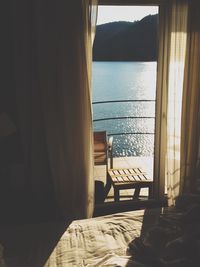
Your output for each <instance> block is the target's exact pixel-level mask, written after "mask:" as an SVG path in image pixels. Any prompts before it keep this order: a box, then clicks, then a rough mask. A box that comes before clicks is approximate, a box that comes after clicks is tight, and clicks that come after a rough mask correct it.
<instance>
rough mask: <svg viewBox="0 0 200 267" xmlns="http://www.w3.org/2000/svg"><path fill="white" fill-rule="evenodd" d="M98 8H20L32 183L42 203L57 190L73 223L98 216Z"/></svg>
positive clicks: (23, 114)
mask: <svg viewBox="0 0 200 267" xmlns="http://www.w3.org/2000/svg"><path fill="white" fill-rule="evenodd" d="M95 2H96V1H92V0H91V1H89V0H88V1H83V0H79V1H70V2H69V1H53V0H48V1H46V0H34V1H25V0H20V1H16V2H15V8H14V21H15V25H14V28H15V29H14V30H15V74H16V92H17V103H18V108H19V119H20V122H21V136H22V143H23V147H24V159H25V169H26V175H27V179H28V180H29V181H30V183H29V186H30V187H31V191H32V192H33V194H34V195H35V196H37V197H38V199H39V201H42V199H45V197H46V192H47V191H48V190H49V189H48V186H46V185H48V184H52V190H53V194H54V195H55V199H56V203H57V205H58V207H59V209H60V212H61V213H62V215H63V216H64V217H65V218H68V219H69V220H72V219H75V218H85V217H89V216H91V214H92V210H93V195H94V181H93V153H92V151H93V148H92V142H93V141H92V137H93V135H92V109H91V63H92V62H91V61H92V31H93V30H94V29H95V27H94V26H95V25H94V24H95V23H94V24H93V25H92V23H93V22H95V19H94V18H95V16H96V9H95V8H94V7H95V4H96V3H95ZM94 11H95V12H94ZM44 181H45V182H44ZM42 185H43V186H42Z"/></svg>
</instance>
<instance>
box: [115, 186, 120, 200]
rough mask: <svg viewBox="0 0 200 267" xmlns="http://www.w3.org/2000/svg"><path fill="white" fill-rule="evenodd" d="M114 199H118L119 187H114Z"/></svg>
mask: <svg viewBox="0 0 200 267" xmlns="http://www.w3.org/2000/svg"><path fill="white" fill-rule="evenodd" d="M114 200H115V201H119V189H117V188H114Z"/></svg>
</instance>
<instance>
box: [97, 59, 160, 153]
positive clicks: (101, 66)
mask: <svg viewBox="0 0 200 267" xmlns="http://www.w3.org/2000/svg"><path fill="white" fill-rule="evenodd" d="M155 88H156V62H93V101H108V100H127V99H134V100H155ZM93 113H94V114H93V118H94V119H101V118H109V117H122V116H127V117H128V116H132V117H134V116H137V117H154V116H155V102H131V103H129V102H126V103H106V104H97V105H93ZM154 124H155V119H152V118H147V119H146V118H145V119H141V118H139V119H124V120H122V119H117V120H107V121H99V122H94V130H96V131H100V130H106V131H107V132H108V134H113V133H132V132H134V133H138V132H139V133H141V132H142V133H154ZM113 146H114V156H152V155H153V153H154V135H153V134H152V135H150V134H132V135H131V134H128V135H119V136H114V143H113Z"/></svg>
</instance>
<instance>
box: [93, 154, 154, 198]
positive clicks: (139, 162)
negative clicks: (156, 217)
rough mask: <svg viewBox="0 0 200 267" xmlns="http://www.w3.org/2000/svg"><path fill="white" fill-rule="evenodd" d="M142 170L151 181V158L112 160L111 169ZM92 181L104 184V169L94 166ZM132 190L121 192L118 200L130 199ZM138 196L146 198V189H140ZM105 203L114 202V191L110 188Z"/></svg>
mask: <svg viewBox="0 0 200 267" xmlns="http://www.w3.org/2000/svg"><path fill="white" fill-rule="evenodd" d="M138 167H139V168H142V169H143V170H144V171H145V172H146V173H147V174H148V176H149V177H151V178H152V179H153V157H119V158H114V159H113V168H138ZM94 179H95V180H100V181H103V182H104V184H105V183H106V167H105V166H95V169H94ZM133 193H134V189H126V190H121V193H120V200H128V199H132V196H133ZM140 196H142V197H144V198H147V196H148V189H147V188H142V189H141V193H140ZM106 201H114V191H113V188H111V190H110V192H109V195H108V198H107V199H106Z"/></svg>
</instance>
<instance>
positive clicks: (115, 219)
mask: <svg viewBox="0 0 200 267" xmlns="http://www.w3.org/2000/svg"><path fill="white" fill-rule="evenodd" d="M158 213H159V214H160V210H159V212H158ZM155 214H156V213H153V216H154V215H155ZM150 217H151V219H150V220H149V223H152V221H153V220H154V218H153V219H152V216H150ZM150 217H149V218H150ZM154 217H155V216H154ZM143 220H144V210H139V211H133V212H124V213H118V214H114V215H109V216H103V217H97V218H92V219H87V220H79V221H74V222H73V223H72V224H71V225H70V226H69V227H68V229H67V231H66V232H65V233H64V234H63V236H62V237H61V239H60V241H59V242H58V244H57V246H56V248H55V249H54V251H53V253H52V255H51V256H50V258H49V260H48V261H47V263H46V265H45V267H68V266H69V267H70V266H88V267H89V266H128V265H127V262H129V263H131V261H130V259H129V253H128V250H127V249H128V244H129V243H130V242H131V241H132V240H133V239H134V238H136V237H139V236H140V234H141V229H142V226H143ZM145 220H146V218H145ZM147 220H148V219H147ZM145 223H146V222H145ZM147 224H148V221H147ZM116 261H117V262H118V265H116V264H115V262H116ZM120 262H121V263H120ZM131 266H132V265H131ZM133 266H138V265H133Z"/></svg>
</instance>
